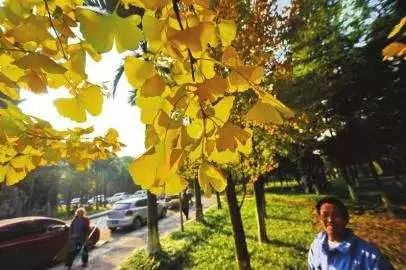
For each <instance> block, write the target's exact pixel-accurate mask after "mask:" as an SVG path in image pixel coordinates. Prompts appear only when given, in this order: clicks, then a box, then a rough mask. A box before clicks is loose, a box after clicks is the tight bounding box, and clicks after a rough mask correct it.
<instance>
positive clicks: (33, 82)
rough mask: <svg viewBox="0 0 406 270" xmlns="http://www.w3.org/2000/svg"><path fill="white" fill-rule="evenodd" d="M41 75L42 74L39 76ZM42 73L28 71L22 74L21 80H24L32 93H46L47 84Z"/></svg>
mask: <svg viewBox="0 0 406 270" xmlns="http://www.w3.org/2000/svg"><path fill="white" fill-rule="evenodd" d="M41 75H42V76H41ZM43 77H44V76H43V73H42V72H41V73H40V74H38V73H37V72H35V71H28V72H27V74H26V75H25V76H23V78H22V81H24V82H26V83H27V85H28V87H29V88H30V90H31V91H32V92H34V93H46V92H47V85H46V82H45V81H44V79H43Z"/></svg>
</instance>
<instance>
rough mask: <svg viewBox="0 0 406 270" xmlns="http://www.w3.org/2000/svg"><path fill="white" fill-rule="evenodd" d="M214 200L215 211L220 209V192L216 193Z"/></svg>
mask: <svg viewBox="0 0 406 270" xmlns="http://www.w3.org/2000/svg"><path fill="white" fill-rule="evenodd" d="M216 199H217V209H221V208H222V206H221V198H220V192H217V191H216Z"/></svg>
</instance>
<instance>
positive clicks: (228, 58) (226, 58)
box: [221, 46, 241, 66]
mask: <svg viewBox="0 0 406 270" xmlns="http://www.w3.org/2000/svg"><path fill="white" fill-rule="evenodd" d="M221 61H222V62H223V63H224V64H226V65H228V66H240V65H241V61H240V57H239V56H238V54H237V51H236V49H235V48H234V47H232V46H228V47H226V48H225V49H224V51H223V56H222V58H221Z"/></svg>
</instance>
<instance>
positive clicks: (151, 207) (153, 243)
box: [147, 191, 161, 256]
mask: <svg viewBox="0 0 406 270" xmlns="http://www.w3.org/2000/svg"><path fill="white" fill-rule="evenodd" d="M147 200H148V221H147V226H148V239H147V254H148V255H149V256H154V255H155V254H157V253H158V252H160V251H161V245H160V243H159V231H158V207H157V202H156V196H155V194H152V193H151V192H149V191H148V192H147Z"/></svg>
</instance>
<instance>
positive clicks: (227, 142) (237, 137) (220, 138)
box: [216, 122, 251, 152]
mask: <svg viewBox="0 0 406 270" xmlns="http://www.w3.org/2000/svg"><path fill="white" fill-rule="evenodd" d="M250 137H251V134H250V133H249V132H248V131H245V130H244V129H242V128H239V127H237V126H236V125H233V124H232V123H230V122H227V123H225V124H224V125H223V126H222V127H221V128H219V129H218V131H217V139H216V147H217V150H218V151H219V152H221V151H225V150H227V149H228V150H231V151H235V150H236V149H237V147H238V145H239V144H241V145H245V144H246V142H247V140H248V139H249V138H250Z"/></svg>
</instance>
